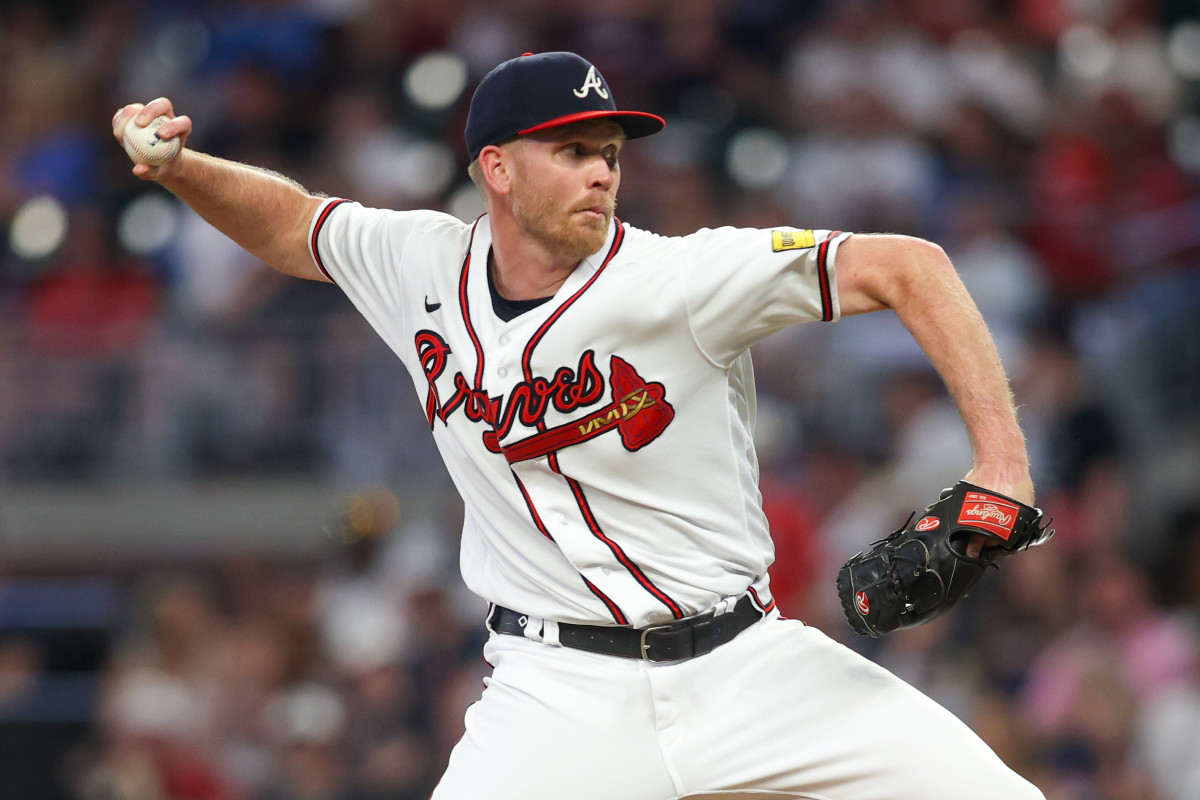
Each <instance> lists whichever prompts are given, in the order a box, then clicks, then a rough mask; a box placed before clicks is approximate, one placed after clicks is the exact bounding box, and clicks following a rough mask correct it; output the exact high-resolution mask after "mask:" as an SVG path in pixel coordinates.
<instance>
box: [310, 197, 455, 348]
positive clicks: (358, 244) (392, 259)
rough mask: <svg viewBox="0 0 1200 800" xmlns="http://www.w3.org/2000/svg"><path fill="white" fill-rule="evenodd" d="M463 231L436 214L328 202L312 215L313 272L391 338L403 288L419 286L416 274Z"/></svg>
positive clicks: (451, 220) (401, 311)
mask: <svg viewBox="0 0 1200 800" xmlns="http://www.w3.org/2000/svg"><path fill="white" fill-rule="evenodd" d="M465 230H467V226H466V225H465V224H464V223H463V222H461V221H460V220H458V219H457V218H455V217H452V216H450V215H448V214H443V213H441V212H437V211H425V210H420V211H393V210H390V209H379V208H366V207H364V206H362V205H360V204H358V203H354V202H351V201H348V200H341V199H332V198H331V199H329V200H326V201H324V202H323V203H321V205H320V206H319V207H318V208H317V211H316V213H315V214H314V215H313V219H312V223H311V225H310V230H309V237H308V241H309V250H310V251H311V253H312V257H313V261H314V262H315V263H316V265H317V268H318V269H320V270H321V272H322V273H323V274H324V275H325V277H327V278H329V280H331V281H333V282H334V283H335V284H337V286H338V287H339V288H341V290H342V291H343V292H345V293H346V296H347V297H349V298H350V300H351V302H353V303H354V305H355V306H356V307H357V308H358V310H359V311H360V312H361V313H362V314H363V316H364V317H366V318H367V320H368V321H369V322H371V324H372V325H374V326H375V327H376V329H377V330H379V331H380V333H381V334H383V335H384V337H385V338H389V336H388V334H389V333H392V332H394V331H395V329H396V328H397V326H398V324H399V323H401V322H402V321H403V318H404V316H405V313H404V309H405V303H404V296H405V291H406V288H407V286H409V285H412V284H414V283H419V282H420V280H419V279H418V278H417V273H418V272H419V271H420V270H423V269H427V268H428V262H432V261H434V260H435V257H436V256H437V255H439V254H440V251H441V249H442V248H441V245H448V246H450V247H453V246H455V245H456V244H457V243H458V242H459V240H461V239H462V238H463V232H464V231H465ZM422 250H424V251H425V252H424V253H422V252H421V251H422Z"/></svg>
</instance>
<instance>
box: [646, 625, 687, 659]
mask: <svg viewBox="0 0 1200 800" xmlns="http://www.w3.org/2000/svg"><path fill="white" fill-rule="evenodd" d="M677 627H679V624H678V623H674V624H671V625H651V626H650V627H648V628H642V639H641V655H642V660H643V661H648V662H650V663H651V664H662V663H665V662H667V661H674V660H675V659H663V660H662V661H658V660H656V659H653V658H651V657H650V645H649V644H647V643H646V637H647V636H648V635H649V634H651V633H653V632H655V631H669V630H672V629H674V628H677Z"/></svg>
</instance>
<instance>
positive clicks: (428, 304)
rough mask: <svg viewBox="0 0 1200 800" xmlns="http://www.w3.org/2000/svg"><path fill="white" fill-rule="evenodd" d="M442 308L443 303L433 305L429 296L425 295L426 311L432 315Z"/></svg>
mask: <svg viewBox="0 0 1200 800" xmlns="http://www.w3.org/2000/svg"><path fill="white" fill-rule="evenodd" d="M441 307H442V304H441V303H431V302H429V295H425V310H426V311H428V312H429V313H430V314H432V313H433V312H434V311H437V310H438V309H439V308H441Z"/></svg>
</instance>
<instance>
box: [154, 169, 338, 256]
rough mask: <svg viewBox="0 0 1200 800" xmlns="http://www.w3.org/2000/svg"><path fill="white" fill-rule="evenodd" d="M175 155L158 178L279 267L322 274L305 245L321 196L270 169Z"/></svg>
mask: <svg viewBox="0 0 1200 800" xmlns="http://www.w3.org/2000/svg"><path fill="white" fill-rule="evenodd" d="M176 160H177V161H180V162H181V163H180V164H179V168H178V169H176V170H173V171H171V173H169V174H168V175H165V176H163V177H162V178H161V179H160V180H159V183H161V184H162V185H163V186H164V187H165V188H166V189H167V190H169V191H170V192H171V193H172V194H174V195H175V196H176V197H178V198H179V199H180V200H182V201H183V202H185V203H187V204H188V205H189V206H190V207H191V208H192V209H193V210H194V211H195V212H196V213H197V214H199V215H200V216H201V217H203V218H204V219H205V220H207V221H208V222H209V223H210V224H211V225H212V226H213V227H215V228H216V229H217V230H219V231H221V232H222V233H224V234H225V235H226V236H228V237H229V238H230V239H233V240H234V241H235V242H237V243H238V244H239V245H241V246H242V247H244V248H245V249H246V250H248V251H249V252H250V253H252V254H253V255H255V256H257V257H258V258H261V259H262V260H263V261H265V262H266V263H267V264H269V265H270V266H272V267H274V268H275V269H277V270H279V271H280V272H285V273H287V274H289V275H295V276H297V277H301V278H313V279H318V280H323V279H324V278H323V276H322V275H321V273H320V271H319V270H317V268H316V265H315V264H313V261H312V256H311V255H310V254H309V250H308V228H309V223H310V222H311V220H312V216H313V213H314V212H315V211H316V208H317V206H318V205H319V204H320V202H321V200H320V198H318V197H316V196H314V195H311V194H309V193H308V192H307V191H305V189H304V187H302V186H301V185H300V184H298V183H296V182H295V181H293V180H291V179H289V178H286V177H284V176H283V175H279V174H278V173H275V172H272V171H270V170H265V169H261V168H258V167H252V166H249V165H246V164H238V163H235V162H233V161H226V160H225V159H221V158H216V157H214V156H210V155H206V154H204V153H197V152H195V151H192V150H184V151H183V152H181V153H180V154H179V156H177V158H176Z"/></svg>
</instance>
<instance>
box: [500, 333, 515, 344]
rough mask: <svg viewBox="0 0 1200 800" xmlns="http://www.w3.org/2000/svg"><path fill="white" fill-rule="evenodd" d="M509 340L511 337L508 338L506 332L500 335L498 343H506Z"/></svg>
mask: <svg viewBox="0 0 1200 800" xmlns="http://www.w3.org/2000/svg"><path fill="white" fill-rule="evenodd" d="M511 341H512V339H510V338H509V336H508V334H507V333H506V334H504V335H503V336H501V337H500V344H508V343H509V342H511Z"/></svg>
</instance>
